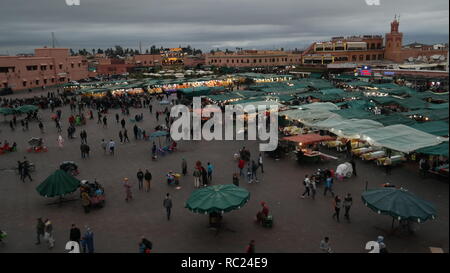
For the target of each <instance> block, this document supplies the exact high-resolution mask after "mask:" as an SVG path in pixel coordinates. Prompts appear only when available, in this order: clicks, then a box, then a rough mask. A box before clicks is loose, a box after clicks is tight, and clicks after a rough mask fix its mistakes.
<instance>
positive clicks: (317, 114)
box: [279, 109, 337, 126]
mask: <svg viewBox="0 0 450 273" xmlns="http://www.w3.org/2000/svg"><path fill="white" fill-rule="evenodd" d="M279 115H280V116H282V115H284V116H286V118H287V119H289V120H298V121H299V122H301V123H303V124H305V125H306V126H314V124H315V123H317V122H319V121H322V120H326V119H328V118H330V117H333V116H337V114H335V113H333V112H330V111H327V110H317V109H315V110H301V109H293V110H287V111H283V112H280V113H279Z"/></svg>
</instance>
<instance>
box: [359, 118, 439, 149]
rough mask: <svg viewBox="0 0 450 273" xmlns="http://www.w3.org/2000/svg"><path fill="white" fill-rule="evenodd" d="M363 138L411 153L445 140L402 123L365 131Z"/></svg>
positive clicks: (378, 144) (375, 143) (375, 144)
mask: <svg viewBox="0 0 450 273" xmlns="http://www.w3.org/2000/svg"><path fill="white" fill-rule="evenodd" d="M362 139H363V140H366V141H367V142H368V143H370V144H371V145H374V146H381V147H385V148H389V149H391V150H394V151H399V152H403V153H410V152H413V151H415V150H418V149H421V148H424V147H429V146H435V145H438V144H440V143H441V142H442V141H443V138H440V137H436V136H434V135H430V134H427V133H424V132H422V131H419V130H416V129H414V128H411V127H409V126H406V125H402V124H397V125H392V126H387V127H382V128H376V129H371V130H367V131H364V132H362Z"/></svg>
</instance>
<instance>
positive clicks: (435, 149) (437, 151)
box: [416, 141, 448, 158]
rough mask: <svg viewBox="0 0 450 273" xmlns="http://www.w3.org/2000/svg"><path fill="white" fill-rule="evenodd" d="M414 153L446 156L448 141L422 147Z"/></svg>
mask: <svg viewBox="0 0 450 273" xmlns="http://www.w3.org/2000/svg"><path fill="white" fill-rule="evenodd" d="M416 153H420V154H426V155H442V156H445V157H447V158H448V141H446V142H442V143H441V144H439V145H436V146H431V147H426V148H422V149H419V150H417V151H416Z"/></svg>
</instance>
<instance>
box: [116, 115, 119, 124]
mask: <svg viewBox="0 0 450 273" xmlns="http://www.w3.org/2000/svg"><path fill="white" fill-rule="evenodd" d="M116 123H117V124H119V114H118V113H116Z"/></svg>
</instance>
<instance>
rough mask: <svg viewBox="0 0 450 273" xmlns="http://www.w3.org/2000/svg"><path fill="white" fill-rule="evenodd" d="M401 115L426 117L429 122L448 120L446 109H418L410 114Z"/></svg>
mask: <svg viewBox="0 0 450 273" xmlns="http://www.w3.org/2000/svg"><path fill="white" fill-rule="evenodd" d="M401 115H404V116H412V115H418V116H423V117H428V118H430V119H431V120H446V119H448V109H436V110H430V109H418V110H414V111H410V112H403V113H401Z"/></svg>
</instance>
